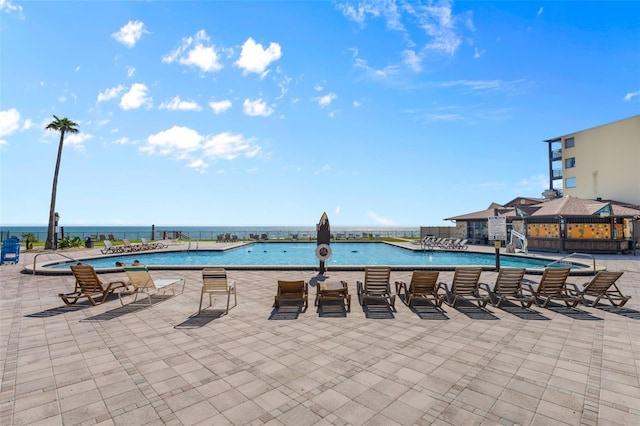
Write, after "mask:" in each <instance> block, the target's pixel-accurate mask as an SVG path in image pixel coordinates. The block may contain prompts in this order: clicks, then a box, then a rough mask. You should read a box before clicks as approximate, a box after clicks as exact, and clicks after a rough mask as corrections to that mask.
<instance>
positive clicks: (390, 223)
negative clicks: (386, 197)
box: [367, 211, 397, 226]
mask: <svg viewBox="0 0 640 426" xmlns="http://www.w3.org/2000/svg"><path fill="white" fill-rule="evenodd" d="M367 216H369V218H370V219H371V220H373V221H374V222H376V223H377V224H379V225H384V226H397V225H396V223H395V222H394V221H392V220H391V219H387V218H384V217H380V216H378V215H377V214H376V213H375V212H371V211H370V212H367Z"/></svg>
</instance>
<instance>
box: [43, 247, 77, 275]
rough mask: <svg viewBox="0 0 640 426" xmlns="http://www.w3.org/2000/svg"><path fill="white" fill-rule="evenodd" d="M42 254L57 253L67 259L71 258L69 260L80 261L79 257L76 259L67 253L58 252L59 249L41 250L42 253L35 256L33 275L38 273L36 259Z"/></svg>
mask: <svg viewBox="0 0 640 426" xmlns="http://www.w3.org/2000/svg"><path fill="white" fill-rule="evenodd" d="M41 254H57V255H58V256H62V257H65V258H67V259H69V260H73V261H74V262H79V260H78V259H74V258H73V257H70V256H67V255H66V254H62V253H58V252H57V251H55V250H51V251H41V252H40V253H38V254H36V255H35V256H34V257H33V275H35V274H36V259H38V256H40V255H41Z"/></svg>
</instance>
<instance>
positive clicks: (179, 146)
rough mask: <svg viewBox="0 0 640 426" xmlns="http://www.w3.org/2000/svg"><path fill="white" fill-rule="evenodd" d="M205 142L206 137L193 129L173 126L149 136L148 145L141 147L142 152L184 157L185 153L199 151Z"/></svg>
mask: <svg viewBox="0 0 640 426" xmlns="http://www.w3.org/2000/svg"><path fill="white" fill-rule="evenodd" d="M203 140H204V137H203V136H200V135H199V134H198V132H196V131H195V130H193V129H190V128H188V127H182V126H173V127H171V128H170V129H168V130H163V131H162V132H159V133H156V134H155V135H151V136H149V137H148V138H147V143H146V144H145V145H144V146H143V147H140V151H142V152H146V153H148V154H156V153H157V154H160V155H171V154H174V153H178V154H179V157H183V155H184V154H185V153H188V152H193V151H196V150H198V149H199V148H200V145H201V143H202V141H203Z"/></svg>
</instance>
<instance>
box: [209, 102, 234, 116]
mask: <svg viewBox="0 0 640 426" xmlns="http://www.w3.org/2000/svg"><path fill="white" fill-rule="evenodd" d="M209 108H211V109H212V110H213V113H214V114H222V113H223V112H225V111H226V110H228V109H229V108H231V101H230V100H228V99H225V100H223V101H211V102H209Z"/></svg>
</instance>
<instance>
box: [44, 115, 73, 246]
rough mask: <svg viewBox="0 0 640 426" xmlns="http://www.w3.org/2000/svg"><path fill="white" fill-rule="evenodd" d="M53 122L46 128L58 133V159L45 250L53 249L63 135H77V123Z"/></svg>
mask: <svg viewBox="0 0 640 426" xmlns="http://www.w3.org/2000/svg"><path fill="white" fill-rule="evenodd" d="M53 118H54V120H53V121H52V122H51V123H49V124H48V125H47V127H46V129H47V130H53V131H56V132H60V143H59V145H58V157H57V158H56V168H55V170H54V172H53V188H52V189H51V207H50V208H49V227H48V228H47V241H45V243H44V248H45V249H53V248H55V247H54V242H53V235H54V233H55V211H56V192H57V191H58V173H59V172H60V160H61V159H62V145H63V144H64V135H65V134H66V133H78V132H79V130H78V128H77V127H78V123H76V122H73V121H71V120H69V119H68V118H58V117H56V116H55V115H54V116H53Z"/></svg>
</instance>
